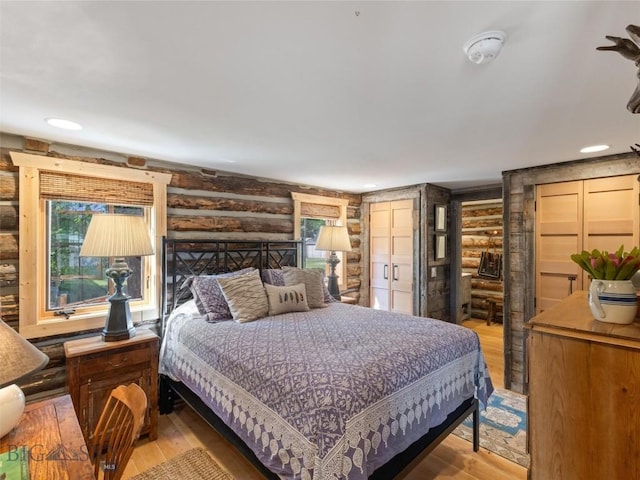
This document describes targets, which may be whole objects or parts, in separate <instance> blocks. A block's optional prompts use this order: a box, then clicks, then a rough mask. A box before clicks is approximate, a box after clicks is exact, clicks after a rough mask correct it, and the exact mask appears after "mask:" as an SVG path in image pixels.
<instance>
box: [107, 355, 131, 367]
mask: <svg viewBox="0 0 640 480" xmlns="http://www.w3.org/2000/svg"><path fill="white" fill-rule="evenodd" d="M125 363H127V357H124V358H123V359H122V361H121V362H120V363H113V362H109V366H110V367H112V368H117V367H120V366H122V365H124V364H125Z"/></svg>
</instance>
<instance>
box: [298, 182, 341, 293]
mask: <svg viewBox="0 0 640 480" xmlns="http://www.w3.org/2000/svg"><path fill="white" fill-rule="evenodd" d="M291 197H292V198H293V217H294V218H293V228H294V238H295V239H296V240H300V239H303V240H304V248H305V254H304V259H305V265H304V266H305V267H307V268H325V269H327V272H328V266H327V263H326V262H327V258H329V254H330V252H325V251H316V250H315V248H314V247H315V242H316V240H317V238H318V232H319V231H320V227H321V226H322V225H325V224H326V225H346V224H347V205H348V204H349V200H347V199H341V198H333V197H322V196H319V195H308V194H305V193H296V192H292V193H291ZM336 255H338V258H339V259H340V263H339V264H338V265H337V267H336V275H338V277H339V278H338V286H339V287H340V289H341V290H345V289H346V288H347V285H346V279H347V262H346V255H345V254H344V253H343V252H336Z"/></svg>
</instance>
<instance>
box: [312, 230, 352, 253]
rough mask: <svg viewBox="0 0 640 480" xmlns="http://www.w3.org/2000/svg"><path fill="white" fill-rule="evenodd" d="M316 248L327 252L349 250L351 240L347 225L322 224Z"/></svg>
mask: <svg viewBox="0 0 640 480" xmlns="http://www.w3.org/2000/svg"><path fill="white" fill-rule="evenodd" d="M316 250H327V251H329V252H350V251H351V241H350V240H349V232H348V231H347V227H343V226H337V225H323V226H322V227H320V232H319V233H318V240H317V241H316Z"/></svg>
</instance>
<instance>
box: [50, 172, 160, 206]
mask: <svg viewBox="0 0 640 480" xmlns="http://www.w3.org/2000/svg"><path fill="white" fill-rule="evenodd" d="M40 198H43V199H46V200H76V201H82V202H95V203H110V204H117V205H138V206H144V207H146V206H153V184H152V183H142V182H131V181H128V180H120V179H113V178H96V177H86V176H84V175H72V174H67V173H59V172H48V171H44V170H41V171H40Z"/></svg>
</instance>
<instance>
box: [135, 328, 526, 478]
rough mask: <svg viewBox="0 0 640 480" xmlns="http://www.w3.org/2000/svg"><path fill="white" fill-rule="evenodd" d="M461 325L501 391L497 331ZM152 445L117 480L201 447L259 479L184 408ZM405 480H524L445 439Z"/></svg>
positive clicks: (498, 460)
mask: <svg viewBox="0 0 640 480" xmlns="http://www.w3.org/2000/svg"><path fill="white" fill-rule="evenodd" d="M464 326H466V327H468V328H472V329H474V330H476V331H478V333H479V335H480V342H481V344H482V348H483V351H484V354H485V358H486V360H487V364H488V366H489V371H490V373H491V376H492V379H493V381H494V384H495V385H496V386H498V387H501V386H502V383H503V377H504V373H503V372H504V366H503V360H502V326H501V325H499V324H492V325H491V326H489V327H487V325H486V323H485V322H484V321H483V320H469V321H467V322H465V323H464ZM158 433H159V435H158V440H156V441H154V442H149V441H148V440H147V439H146V438H143V439H141V440H139V441H138V444H137V446H136V448H135V450H134V452H133V455H132V457H131V460H130V461H129V464H128V465H127V469H126V471H125V475H124V477H123V478H125V479H126V478H129V477H130V476H133V475H136V474H138V473H140V472H143V471H145V470H147V469H149V468H151V467H152V466H154V465H157V464H159V463H161V462H164V461H165V460H168V459H170V458H172V457H174V456H176V455H178V454H180V453H182V452H184V451H186V450H188V449H190V448H194V447H202V448H204V449H205V450H207V451H208V453H209V454H210V455H211V456H212V457H213V458H214V459H215V460H216V461H217V462H218V463H219V464H220V465H221V466H222V467H223V468H224V469H225V470H227V471H228V472H229V473H230V474H231V475H233V476H234V477H235V478H236V479H237V480H261V479H262V478H263V477H262V476H261V475H260V473H258V471H257V470H255V469H254V468H253V466H252V465H251V464H250V463H249V462H248V461H247V460H245V459H244V457H243V456H242V455H240V454H239V453H238V452H237V451H236V450H235V448H234V447H233V446H231V445H230V444H229V443H228V442H227V441H226V440H224V439H223V438H222V437H221V436H220V435H218V434H217V433H216V432H215V431H214V430H213V429H212V428H210V427H208V426H207V425H206V424H205V423H204V421H203V420H202V419H201V418H200V417H199V416H198V415H197V414H196V413H194V412H193V411H192V410H191V409H190V408H189V407H187V406H186V405H181V406H180V407H178V408H177V409H176V411H174V412H173V413H172V414H170V415H161V416H160V420H159V426H158ZM404 478H405V479H407V480H431V479H456V480H474V479H475V480H524V479H526V478H527V470H526V469H525V468H523V467H521V466H520V465H517V464H515V463H512V462H510V461H508V460H506V459H504V458H502V457H500V456H499V455H496V454H494V453H492V452H489V451H488V450H485V449H483V448H481V449H480V451H479V452H478V453H474V452H473V449H472V446H471V443H469V442H467V441H465V440H462V439H461V438H459V437H456V436H455V435H449V437H447V438H446V439H445V440H444V442H442V443H441V444H440V445H439V446H438V447H437V448H436V449H435V450H434V451H433V452H431V454H429V455H428V456H426V457H425V458H424V459H423V460H422V461H421V462H420V463H419V464H418V465H417V466H416V467H415V468H414V469H413V470H412V471H411V472H410V473H409V474H408V475H407V476H406V477H404Z"/></svg>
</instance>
